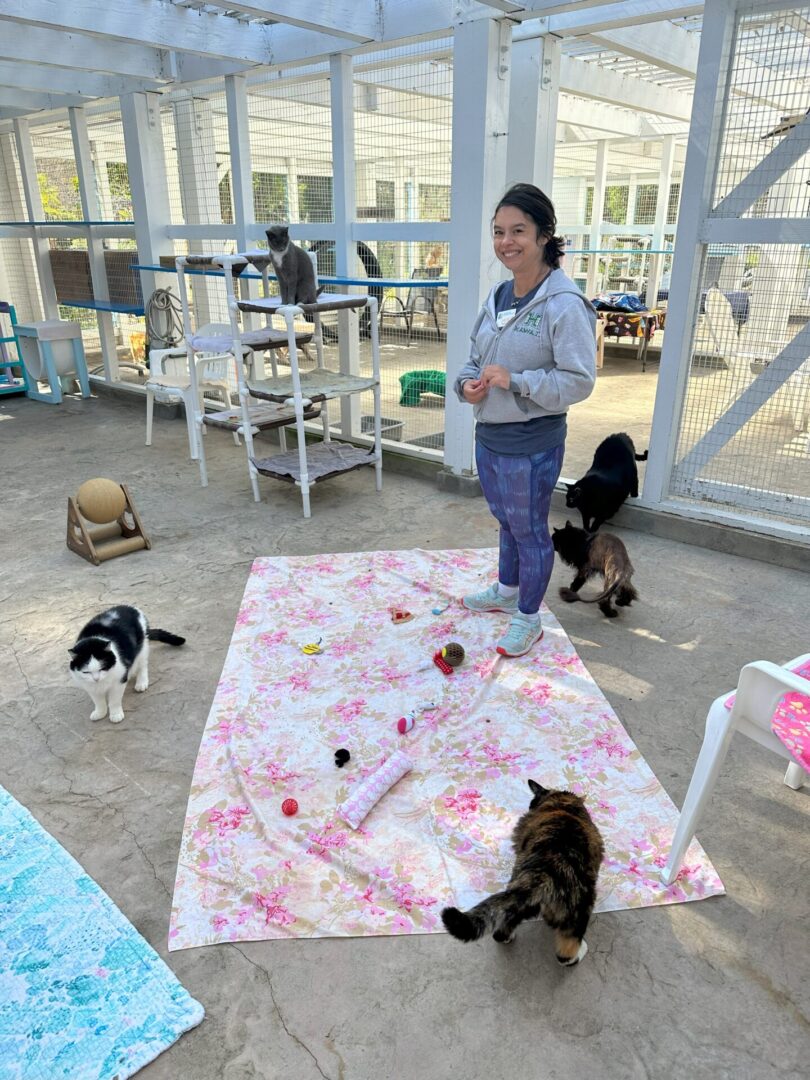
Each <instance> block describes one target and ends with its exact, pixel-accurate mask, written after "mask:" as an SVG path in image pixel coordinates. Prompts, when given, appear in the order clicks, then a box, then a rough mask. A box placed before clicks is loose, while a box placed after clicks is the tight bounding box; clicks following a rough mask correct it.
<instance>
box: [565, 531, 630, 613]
mask: <svg viewBox="0 0 810 1080" xmlns="http://www.w3.org/2000/svg"><path fill="white" fill-rule="evenodd" d="M551 542H552V543H553V544H554V550H555V551H556V552H557V554H558V555H559V556H560V558H561V559H562V561H563V562H565V563H568V565H569V566H573V567H574V568H575V569H576V575H575V577H574V580H573V581H572V582H571V585H570V586H569V588H567V589H566V588H561V589H560V596H561V597H562V599H563V600H565V602H566V603H567V604H573V603H574V602H575V601H576V600H581V601H582V602H583V604H598V605H599V610H600V611H601V612H602V614H603V615H605V616H606V617H607V618H608V619H615V618H616V616H617V615H618V614H619V613H618V611H617V610H616V608H615V607H614V606H613V601H615V602H616V606H617V607H629V606H630V604H632V603H633V601H634V600H638V593H637V592H636V589H635V586H634V585H633V583H632V577H633V564H632V563H631V562H630V556H629V555H628V554H627V548H626V547H625V546H624V544H623V543H622V541H621V540H620V539H619V538H618V536H614V534H613V533H588V532H585V530H584V529H578V528H577V527H576V525H572V524H571V522H570V521H566V523H565V528H564V529H554V530H553V533H552V536H551ZM596 574H601V575H602V581H603V587H602V592H601V593H600V594H599V595H598V596H594V597H592V598H591V599H589V600H586V599H585V598H584V597H582V596H580V595H579V590H580V589H581V588H582V586H583V585H584V584H585V582H586V581H588V579H589V578H592V577H594V576H595V575H596Z"/></svg>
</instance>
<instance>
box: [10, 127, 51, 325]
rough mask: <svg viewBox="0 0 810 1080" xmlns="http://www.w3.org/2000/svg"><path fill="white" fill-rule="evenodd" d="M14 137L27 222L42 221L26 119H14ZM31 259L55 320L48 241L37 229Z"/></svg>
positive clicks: (45, 303) (47, 313) (47, 310)
mask: <svg viewBox="0 0 810 1080" xmlns="http://www.w3.org/2000/svg"><path fill="white" fill-rule="evenodd" d="M14 138H15V142H16V144H17V160H18V162H19V165H20V179H21V180H22V186H23V194H24V195H25V209H26V211H27V213H28V220H29V221H42V219H43V218H44V216H45V213H44V211H43V209H42V195H41V194H40V190H39V182H38V179H37V163H36V159H35V158H34V148H33V146H32V145H31V133H30V131H29V130H28V121H27V120H15V121H14ZM33 247H34V260H35V262H36V264H37V275H38V276H39V291H40V294H41V296H42V307H43V309H44V312H45V318H46V319H58V318H59V308H58V306H57V303H56V287H55V286H54V283H53V271H52V269H51V256H50V244H49V243H48V241H47V239H46V238H45V237H44V236H42V235H41V234H40V233H39V232H37V230H36V229H35V230H34V237H33Z"/></svg>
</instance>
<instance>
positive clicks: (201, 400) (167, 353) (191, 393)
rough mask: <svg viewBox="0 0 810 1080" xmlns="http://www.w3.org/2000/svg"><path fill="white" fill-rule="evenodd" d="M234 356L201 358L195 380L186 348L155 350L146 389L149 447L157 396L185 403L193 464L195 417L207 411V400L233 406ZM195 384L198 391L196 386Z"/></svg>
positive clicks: (195, 442)
mask: <svg viewBox="0 0 810 1080" xmlns="http://www.w3.org/2000/svg"><path fill="white" fill-rule="evenodd" d="M232 363H233V356H232V355H231V354H230V353H219V354H214V355H210V356H201V357H200V358H199V359H198V360H197V364H196V379H194V380H193V379H192V378H191V372H190V370H189V361H188V354H187V352H186V349H185V347H184V346H178V347H177V348H173V349H153V350H152V351H151V352H150V354H149V365H150V367H149V378H148V379H147V381H146V383H145V385H144V388H145V390H146V445H147V446H151V445H152V419H153V415H154V408H155V395H157V396H158V397H159V398H161V399H165V400H167V401H178V400H179V401H182V402H183V407H184V409H185V413H186V427H187V428H188V448H189V454H190V455H191V458H192V460H193V461H196V460H197V459H198V457H199V448H198V445H197V424H196V420H195V417H196V414H197V411H198V409H199V410H200V411H203V410H204V409H205V400H206V398H207V399H209V400H214V401H217V402H219V403H221V405H222V407H223V408H228V407H229V406H230V404H231V396H230V385H229V374H230V366H231V364H232ZM195 383H196V390H195V385H194V384H195Z"/></svg>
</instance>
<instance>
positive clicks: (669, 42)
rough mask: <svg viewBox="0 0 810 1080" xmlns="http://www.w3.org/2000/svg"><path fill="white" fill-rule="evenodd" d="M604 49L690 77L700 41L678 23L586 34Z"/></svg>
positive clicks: (693, 70) (695, 67) (693, 69)
mask: <svg viewBox="0 0 810 1080" xmlns="http://www.w3.org/2000/svg"><path fill="white" fill-rule="evenodd" d="M587 37H588V40H589V41H592V42H594V44H596V45H601V47H602V48H603V49H609V50H615V51H616V52H620V53H623V54H624V55H625V56H632V57H634V59H636V60H641V61H642V62H644V63H647V64H654V65H655V66H656V67H660V68H663V69H664V70H665V71H672V72H674V73H675V74H676V75H682V76H685V77H686V78H690V79H693V78H694V77H695V72H696V71H697V61H698V52H699V51H700V42H699V39H698V36H697V34H689V33H687V31H686V30H682V29H681V28H680V27H678V26H664V27H661V26H653V25H650V26H633V27H632V28H630V27H627V28H625V29H621V30H605V31H602V32H599V33H594V34H588V35H587Z"/></svg>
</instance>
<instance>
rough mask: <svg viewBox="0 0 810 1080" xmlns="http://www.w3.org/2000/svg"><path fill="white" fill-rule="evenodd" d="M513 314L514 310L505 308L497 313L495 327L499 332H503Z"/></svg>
mask: <svg viewBox="0 0 810 1080" xmlns="http://www.w3.org/2000/svg"><path fill="white" fill-rule="evenodd" d="M515 314H516V313H515V309H514V308H507V309H506V310H505V311H499V312H498V314H497V317H496V319H495V325H496V326H497V327H498V329H499V330H503V328H504V327H505V326H506V324H507V323H508V322H511V321H512V319H514V317H515Z"/></svg>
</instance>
